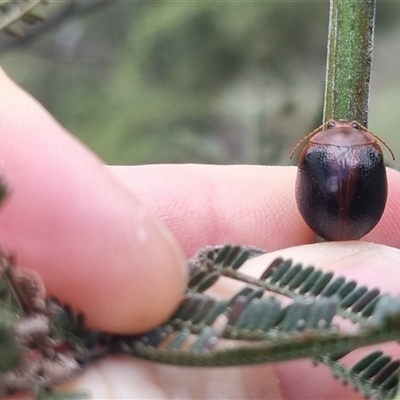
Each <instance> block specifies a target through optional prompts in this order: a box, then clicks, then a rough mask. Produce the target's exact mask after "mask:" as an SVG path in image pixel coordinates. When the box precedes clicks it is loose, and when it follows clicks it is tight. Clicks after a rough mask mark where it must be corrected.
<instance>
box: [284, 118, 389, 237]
mask: <svg viewBox="0 0 400 400" xmlns="http://www.w3.org/2000/svg"><path fill="white" fill-rule="evenodd" d="M307 139H310V140H309V142H308V144H307V145H306V146H305V148H304V149H303V151H302V153H301V155H300V158H299V163H298V169H297V178H296V202H297V208H298V209H299V212H300V214H301V216H302V217H303V219H304V221H305V222H306V223H307V225H308V226H309V227H310V228H311V229H312V230H313V231H314V232H315V233H316V234H317V235H318V236H319V237H321V238H323V239H326V240H356V239H360V238H361V237H363V236H364V235H366V234H367V233H368V232H369V231H371V229H372V228H374V227H375V225H376V224H377V223H378V222H379V220H380V219H381V217H382V214H383V211H384V209H385V205H386V199H387V191H388V189H387V177H386V168H385V165H384V157H383V152H382V149H381V147H380V146H379V144H378V141H380V142H381V143H382V144H383V145H384V146H385V147H386V148H387V149H388V150H389V152H390V154H391V155H392V157H393V160H394V159H395V157H394V154H393V152H392V150H391V149H390V148H389V147H388V145H387V144H386V143H385V142H384V141H383V140H381V139H380V138H379V137H377V136H376V135H374V134H373V133H372V132H370V131H369V130H368V129H367V128H365V127H364V126H362V125H361V124H360V123H359V122H357V121H348V120H342V119H340V120H329V121H327V122H326V123H324V124H323V125H321V126H320V127H319V128H317V129H316V130H314V131H313V132H311V133H310V134H309V135H307V136H306V137H305V138H304V139H302V140H301V141H300V142H299V143H298V144H297V145H296V147H295V148H294V149H293V151H292V154H291V156H290V158H292V157H293V154H294V153H295V152H296V150H297V149H298V147H299V146H300V145H301V144H302V143H303V142H304V141H305V140H307Z"/></svg>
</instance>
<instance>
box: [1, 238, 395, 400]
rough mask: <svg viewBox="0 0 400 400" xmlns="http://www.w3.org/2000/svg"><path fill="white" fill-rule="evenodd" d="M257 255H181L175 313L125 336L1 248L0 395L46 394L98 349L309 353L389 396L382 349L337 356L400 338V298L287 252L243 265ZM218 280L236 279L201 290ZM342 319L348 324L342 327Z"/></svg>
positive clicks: (205, 358)
mask: <svg viewBox="0 0 400 400" xmlns="http://www.w3.org/2000/svg"><path fill="white" fill-rule="evenodd" d="M260 253H262V251H258V250H256V249H251V248H247V247H240V246H218V247H210V248H206V249H204V250H202V251H200V252H199V253H198V254H197V255H196V256H195V257H194V258H192V259H191V260H189V262H188V268H189V271H190V281H189V284H188V288H187V292H186V295H185V297H184V299H183V300H182V303H181V305H180V307H179V308H178V309H177V310H176V312H175V313H174V315H173V316H172V317H171V318H170V319H169V320H168V321H167V322H166V323H165V324H163V325H161V326H159V327H158V328H157V329H154V330H152V331H151V332H147V333H144V334H141V335H132V336H120V335H108V334H106V333H103V332H98V331H91V330H88V329H86V327H85V318H84V315H83V314H82V313H76V312H74V311H72V310H71V308H70V307H69V306H66V305H61V304H60V303H59V302H57V301H56V300H54V299H50V300H46V299H45V297H44V291H43V285H42V283H41V280H40V278H39V277H38V276H37V275H35V274H33V273H31V272H29V271H22V270H17V269H15V268H14V267H13V266H12V265H11V260H10V259H9V258H8V257H6V256H4V255H2V257H1V272H2V274H1V279H0V317H1V319H0V360H1V361H0V395H5V394H9V393H13V392H18V391H20V390H26V389H31V390H34V391H35V392H36V394H37V395H38V396H39V397H41V398H48V397H49V396H52V397H51V398H54V396H55V395H56V394H55V393H54V392H52V391H51V389H52V388H53V387H54V386H55V385H57V384H58V383H60V382H62V381H64V380H67V379H69V378H71V377H73V376H75V375H76V374H78V373H80V372H81V371H82V370H83V368H85V367H86V366H87V365H89V364H90V363H91V362H93V361H94V360H96V359H98V358H99V357H105V356H107V355H108V354H115V353H124V354H129V355H132V356H134V357H139V358H145V359H148V360H153V361H157V362H163V363H168V364H174V365H190V366H229V365H230V366H232V365H248V364H256V363H265V362H274V361H278V360H290V359H295V358H304V357H308V358H311V359H312V360H313V361H314V362H316V363H323V364H325V365H326V366H327V367H328V368H330V369H331V371H332V373H333V375H334V376H335V377H336V378H339V379H340V380H342V381H343V382H345V383H351V384H352V385H353V386H354V388H355V389H356V390H359V391H361V392H362V393H363V394H364V395H365V396H366V397H372V398H375V399H389V398H393V396H394V395H395V393H396V390H397V385H398V373H399V366H400V361H399V360H392V359H391V357H390V356H387V355H384V354H383V353H382V352H380V351H374V352H372V353H370V354H368V355H366V356H365V357H363V358H362V359H361V360H359V361H358V362H357V363H355V364H354V365H353V366H351V367H348V366H346V365H345V364H343V363H342V362H341V359H342V358H343V357H344V356H345V355H347V354H348V353H349V352H351V351H352V350H354V349H355V348H358V347H362V346H366V345H370V344H374V343H380V342H386V341H392V340H396V339H397V338H398V337H399V332H400V324H399V317H400V297H391V296H389V295H387V294H380V292H379V290H378V289H368V288H367V287H365V286H359V285H357V283H356V282H355V281H347V280H346V279H345V278H342V277H335V276H334V275H333V274H332V273H329V272H328V273H326V272H322V271H319V270H317V269H315V268H313V267H311V266H309V267H304V266H302V265H301V264H293V263H292V262H291V261H290V260H282V259H276V260H275V261H273V262H272V263H271V264H270V265H269V266H267V268H266V269H265V271H264V272H263V273H262V274H261V275H260V277H258V278H255V277H251V276H249V275H247V274H245V273H242V272H241V271H240V268H241V267H242V266H243V265H244V264H245V262H246V260H247V259H248V258H249V257H253V256H257V255H259V254H260ZM220 279H231V280H235V281H238V282H241V283H242V284H243V285H242V287H241V288H240V289H236V292H235V293H232V295H231V296H230V297H229V298H226V299H216V298H214V297H213V296H212V294H211V292H212V291H211V290H209V289H212V288H213V287H214V285H217V284H218V281H219V280H220ZM284 298H286V300H285V299H284ZM288 299H289V300H290V301H289V302H288ZM132 306H133V307H134V305H132ZM341 319H343V320H347V321H349V322H348V323H351V324H352V325H353V326H352V327H351V329H349V328H348V327H347V328H346V329H344V328H341V327H340V320H341ZM347 325H348V324H347ZM32 354H35V363H34V365H33V364H32V365H30V364H31V363H32ZM27 366H28V367H27ZM194 373H195V371H194ZM70 395H71V394H68V393H67V394H65V396H67V397H63V396H64V395H63V394H61V393H58V394H57V396H58V398H68V396H70ZM60 396H61V397H60Z"/></svg>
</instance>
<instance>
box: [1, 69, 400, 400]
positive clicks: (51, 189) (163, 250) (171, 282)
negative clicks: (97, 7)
mask: <svg viewBox="0 0 400 400" xmlns="http://www.w3.org/2000/svg"><path fill="white" fill-rule="evenodd" d="M0 89H1V90H0V130H1V133H2V134H1V138H2V141H1V145H0V159H1V160H2V163H3V164H2V168H1V176H3V178H4V180H5V181H6V182H7V184H8V187H9V190H10V195H9V198H8V200H7V201H6V202H5V204H4V205H3V206H2V210H1V211H0V240H1V243H2V246H3V248H4V249H6V251H8V252H10V253H15V254H16V256H17V261H18V265H19V266H21V267H24V268H29V269H34V270H36V271H38V272H39V273H40V275H41V276H42V278H43V279H44V282H45V285H46V288H47V291H48V293H49V294H51V295H54V296H56V297H58V298H59V299H60V300H62V301H64V302H67V303H69V304H72V305H73V306H74V308H76V309H79V310H82V311H84V312H85V313H86V315H87V317H88V321H89V324H90V326H91V327H96V328H100V329H103V330H106V331H112V332H119V333H128V332H140V331H144V330H148V329H150V328H151V327H153V326H155V325H157V324H159V323H161V322H162V321H163V320H165V319H166V318H167V317H168V316H169V315H170V314H171V313H172V312H173V310H174V308H175V307H176V306H177V304H178V303H179V301H180V299H181V297H182V294H183V292H184V288H185V284H186V275H187V271H186V268H185V264H184V257H183V253H182V250H180V247H179V245H178V244H177V242H178V243H179V244H180V246H181V247H182V249H183V251H184V253H185V254H186V256H190V255H192V254H193V253H194V252H195V251H196V250H197V249H198V248H200V247H203V246H205V245H213V244H221V243H239V244H250V245H254V246H258V247H262V248H265V249H267V250H269V251H274V250H275V251H277V252H274V253H270V254H268V255H266V256H263V257H259V258H257V259H254V260H252V261H251V263H250V265H249V268H251V269H253V268H255V269H258V268H262V267H265V266H266V265H267V264H268V260H267V259H269V258H271V259H272V258H275V257H276V256H278V255H279V256H283V257H291V258H293V259H295V260H296V261H301V262H303V263H305V264H309V263H313V264H315V265H316V266H317V267H318V268H322V269H330V270H332V271H334V272H336V273H340V274H345V275H347V276H349V277H355V278H356V279H357V280H358V281H359V282H360V283H365V284H367V285H373V286H379V287H381V288H382V289H385V290H390V291H392V292H393V293H397V292H398V289H397V287H398V286H399V285H398V282H400V272H397V271H400V268H399V262H398V260H400V257H399V255H400V252H399V251H398V250H396V249H394V248H391V247H386V246H379V245H374V244H370V243H364V242H345V243H323V244H312V245H308V246H300V245H303V244H306V243H312V242H313V238H314V235H313V233H312V232H311V231H310V230H309V229H308V227H307V226H306V225H305V223H304V222H303V221H302V219H301V217H300V215H299V214H298V212H297V208H296V205H295V202H294V193H293V190H294V179H295V168H290V167H286V168H284V167H281V168H279V167H255V166H230V167H223V166H201V165H169V166H165V165H163V166H157V165H156V166H142V167H105V166H104V165H102V164H101V161H100V160H98V159H97V158H96V157H95V156H94V155H93V154H91V153H90V151H89V150H87V149H86V148H85V147H84V146H82V145H81V144H80V143H79V142H77V141H76V140H75V139H73V138H72V137H70V136H69V135H68V134H66V133H65V131H64V130H63V128H61V127H60V126H59V125H58V124H57V123H56V122H55V121H54V120H53V119H52V117H50V116H49V115H48V114H47V113H46V112H45V111H44V110H43V109H42V108H41V107H40V106H39V105H38V104H37V103H36V102H35V101H34V100H32V99H31V98H29V96H27V95H26V94H25V93H23V92H22V91H21V90H20V89H18V88H16V87H15V85H14V84H13V83H12V82H10V81H9V80H8V78H7V77H6V76H5V75H0ZM399 191H400V178H399V174H398V173H396V172H394V171H389V200H388V205H387V210H386V211H385V214H384V216H383V218H382V221H381V222H380V224H378V226H377V227H376V228H375V229H374V230H373V231H372V232H371V233H370V234H369V235H368V236H367V237H366V238H365V240H366V241H375V242H377V243H382V244H387V245H390V246H393V247H399V242H400V235H398V233H397V230H398V229H397V224H398V218H399V217H398V214H399V213H398V210H399V201H398V200H397V199H399V198H400V197H399ZM146 210H148V211H146ZM153 215H154V216H155V217H153ZM157 218H158V219H157ZM158 221H162V223H160V222H158ZM163 225H164V226H167V227H168V228H169V231H170V232H172V235H171V233H168V232H167V230H166V229H165V228H164V226H163ZM174 238H175V239H174ZM292 246H300V247H292ZM227 290H229V288H227ZM380 347H383V346H380ZM396 351H397V353H398V350H393V351H392V352H391V354H394V355H396ZM66 387H68V388H74V389H76V388H82V389H85V390H86V389H87V390H91V391H92V393H93V397H94V398H130V399H131V398H138V399H145V398H148V399H150V398H151V399H161V398H172V397H173V398H185V399H189V398H192V399H206V398H209V399H215V398H232V399H235V398H237V399H239V398H240V399H246V398H248V399H251V398H253V399H255V398H257V399H259V398H265V399H279V398H283V399H296V398H297V399H306V398H307V399H312V398H315V399H333V398H342V399H343V398H360V396H359V395H357V394H355V393H354V392H353V391H352V389H351V388H344V387H342V386H341V384H340V383H338V382H336V381H334V380H333V378H332V377H331V374H330V373H329V372H328V371H327V370H326V369H325V368H324V367H318V368H315V367H312V366H311V363H310V361H307V360H300V361H294V362H288V363H278V364H269V365H262V366H249V367H243V368H187V367H186V368H181V367H171V366H164V365H159V364H155V363H151V362H147V361H142V360H136V359H134V358H130V357H123V356H120V357H110V358H108V359H106V360H103V361H101V362H99V363H97V364H96V365H94V366H92V367H91V368H89V369H88V371H87V372H86V373H85V374H84V375H83V376H82V377H79V378H78V379H76V380H75V381H74V382H72V383H70V384H67V385H66ZM19 398H24V396H22V395H19ZM25 398H26V397H25Z"/></svg>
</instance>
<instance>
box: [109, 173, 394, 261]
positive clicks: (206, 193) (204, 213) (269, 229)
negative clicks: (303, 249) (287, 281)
mask: <svg viewBox="0 0 400 400" xmlns="http://www.w3.org/2000/svg"><path fill="white" fill-rule="evenodd" d="M111 170H112V172H113V173H114V174H115V176H116V177H118V178H119V179H120V181H121V182H122V183H123V184H125V185H126V187H127V188H129V189H130V190H134V191H135V193H136V194H137V195H138V196H139V198H140V199H141V200H142V201H143V203H144V204H146V205H147V207H149V209H150V210H152V211H153V213H154V214H155V215H157V216H158V217H159V218H160V219H161V220H163V221H164V223H165V224H166V225H167V226H168V227H169V229H170V230H171V231H172V232H173V234H174V236H175V237H176V238H177V239H178V240H179V242H180V243H181V244H182V246H183V248H184V250H185V252H186V254H187V255H192V254H193V253H195V252H196V251H197V250H198V249H199V248H200V247H203V246H205V245H208V244H211V245H214V244H221V243H238V244H248V245H253V246H257V247H262V248H265V249H267V250H276V249H280V248H285V247H288V246H295V245H299V244H304V243H312V242H314V239H315V235H314V233H313V232H312V231H311V230H310V229H309V228H308V226H307V225H306V224H305V222H304V221H303V219H302V218H301V216H300V214H299V212H298V210H297V206H296V202H295V194H294V187H295V179H296V168H295V167H271V166H248V165H241V166H215V165H151V166H141V167H111ZM388 179H389V196H388V202H387V207H386V210H385V213H384V215H383V217H382V220H381V222H380V223H379V224H378V225H377V226H376V228H375V229H373V231H372V232H371V233H370V234H368V235H367V236H366V240H371V241H375V242H377V243H384V244H388V245H391V246H400V235H399V234H398V228H397V226H398V223H399V222H400V174H399V173H398V172H397V171H394V170H390V169H388Z"/></svg>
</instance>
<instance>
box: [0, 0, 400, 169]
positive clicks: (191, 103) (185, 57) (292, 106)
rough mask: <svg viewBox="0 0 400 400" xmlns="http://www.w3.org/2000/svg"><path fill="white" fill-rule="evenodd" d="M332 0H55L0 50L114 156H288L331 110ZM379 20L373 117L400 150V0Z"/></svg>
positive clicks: (26, 82) (20, 75)
mask: <svg viewBox="0 0 400 400" xmlns="http://www.w3.org/2000/svg"><path fill="white" fill-rule="evenodd" d="M328 10H329V1H328V0H326V1H264V2H246V1H240V2H198V1H185V2H167V1H159V2H153V1H148V2H133V1H132V2H130V1H128V2H118V1H115V2H111V1H108V2H101V1H91V2H87V1H77V0H75V1H63V2H50V3H49V5H48V6H47V7H46V14H47V21H46V22H45V23H42V24H39V25H37V26H33V27H26V26H25V31H26V35H25V37H24V38H20V39H18V38H13V37H8V36H7V35H5V34H4V33H2V34H1V37H0V63H1V65H2V66H3V68H4V69H5V70H6V72H7V73H8V74H9V75H10V76H11V77H12V78H13V79H14V80H15V81H17V82H18V83H19V84H20V85H22V87H24V88H25V89H26V90H27V91H29V92H30V93H31V94H32V95H33V96H34V97H36V98H37V99H38V100H39V101H40V102H41V103H42V104H43V105H44V106H45V107H46V108H47V109H48V110H49V111H50V112H51V113H52V114H53V115H54V116H55V117H56V118H57V119H58V120H59V121H60V122H61V123H62V124H63V125H64V126H65V127H66V128H68V129H69V130H70V131H71V132H73V133H74V134H75V135H76V136H77V137H79V138H80V139H81V140H82V141H83V142H85V143H86V144H87V145H88V146H89V147H90V148H92V149H93V150H94V151H95V152H97V153H98V154H99V155H100V156H101V157H102V158H103V159H104V160H105V161H106V162H107V163H110V164H143V163H165V162H177V163H181V162H204V163H216V164H231V163H250V164H279V165H285V164H289V162H290V160H289V154H290V152H291V150H292V149H293V147H294V145H295V144H296V143H297V142H298V140H299V139H301V138H302V137H303V136H304V135H305V134H307V133H308V132H310V131H311V130H313V129H314V128H315V127H317V126H318V125H320V123H321V122H322V104H323V92H324V80H325V62H326V41H327V30H328ZM376 22H377V25H376V31H375V50H374V57H373V73H372V87H371V100H370V123H369V127H370V129H371V130H372V131H373V132H375V133H376V134H377V135H379V136H380V137H381V138H382V139H384V140H385V141H387V142H388V144H389V145H390V146H391V147H392V149H393V151H394V152H395V153H397V155H398V158H399V159H400V140H398V139H397V136H398V133H397V127H398V125H399V123H398V121H397V116H398V114H397V113H398V108H399V107H398V104H399V103H400V68H399V65H400V24H399V22H400V2H398V1H396V2H386V1H383V0H382V1H380V0H378V4H377V15H376ZM387 159H388V160H389V157H387ZM396 163H397V164H396ZM396 163H391V165H394V166H396V167H399V166H400V164H399V163H398V162H397V161H396Z"/></svg>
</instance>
